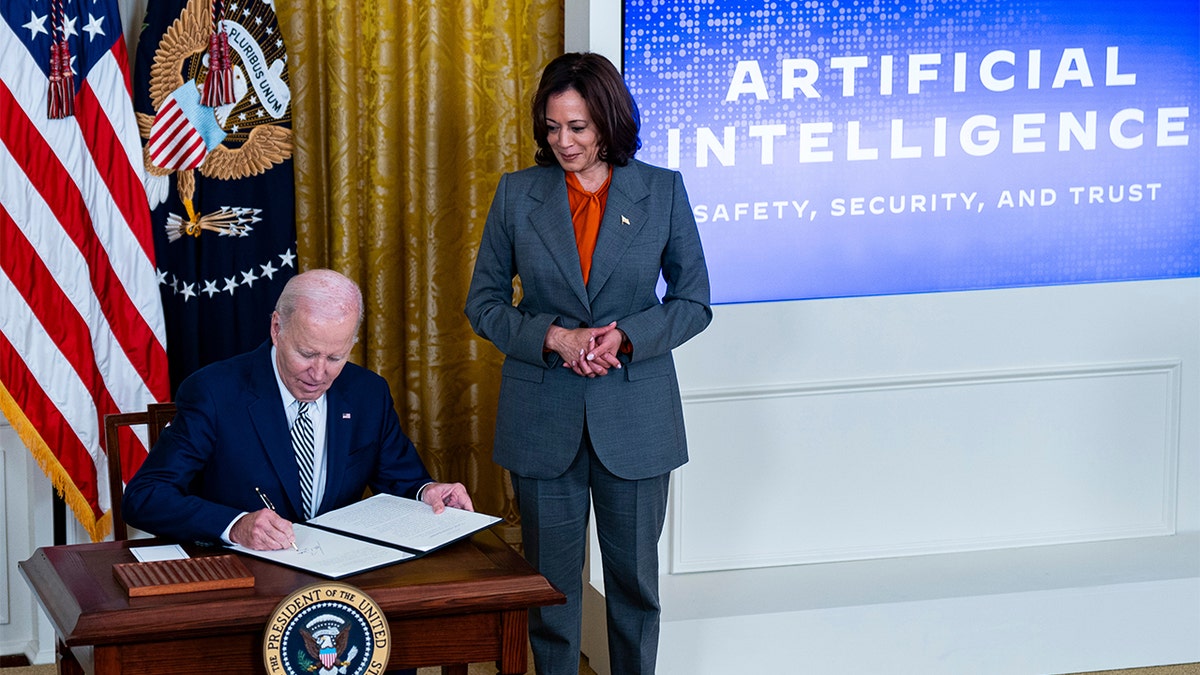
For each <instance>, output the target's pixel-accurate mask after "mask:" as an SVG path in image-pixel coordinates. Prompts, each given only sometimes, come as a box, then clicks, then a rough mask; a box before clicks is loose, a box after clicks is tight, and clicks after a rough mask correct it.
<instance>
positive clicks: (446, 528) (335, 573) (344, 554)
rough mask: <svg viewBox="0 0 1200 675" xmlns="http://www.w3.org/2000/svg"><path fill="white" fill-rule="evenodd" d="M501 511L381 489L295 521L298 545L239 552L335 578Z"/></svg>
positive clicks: (440, 540) (465, 532) (483, 522)
mask: <svg viewBox="0 0 1200 675" xmlns="http://www.w3.org/2000/svg"><path fill="white" fill-rule="evenodd" d="M498 522H500V518H499V517H497V516H489V515H487V514H483V513H475V512H473V511H463V510H461V509H454V508H450V507H447V508H446V510H444V511H442V512H441V513H439V514H435V513H434V512H433V508H432V507H431V506H429V505H428V504H425V503H424V502H419V501H416V500H415V499H405V498H403V497H396V496H394V495H387V494H378V495H374V496H372V497H369V498H367V499H364V500H362V501H359V502H355V503H354V504H350V505H349V506H345V507H342V508H340V509H336V510H334V511H329V512H328V513H323V514H321V515H319V516H317V517H316V518H313V519H312V520H310V521H308V522H307V523H304V524H296V525H294V526H293V530H294V532H295V534H296V548H295V549H291V548H287V549H282V550H279V551H255V550H251V549H248V548H245V547H244V546H238V545H234V546H233V550H235V551H237V552H239V553H245V554H247V555H252V556H256V557H259V558H263V559H266V560H271V561H273V562H277V563H279V564H281V565H287V566H288V567H295V568H297V569H301V570H304V571H306V572H311V573H313V574H319V575H321V576H324V577H329V578H332V579H337V578H340V577H344V576H349V575H351V574H358V573H359V572H365V571H367V570H371V569H375V568H378V567H384V566H386V565H391V564H393V563H398V562H402V561H404V560H408V559H410V558H415V557H417V556H421V555H424V554H426V553H429V552H430V551H434V550H437V549H439V548H441V547H443V546H446V545H449V544H452V543H454V542H456V541H458V540H460V539H464V538H466V537H469V536H471V535H472V534H475V533H476V532H479V531H480V530H484V529H487V528H488V527H491V526H492V525H494V524H496V523H498Z"/></svg>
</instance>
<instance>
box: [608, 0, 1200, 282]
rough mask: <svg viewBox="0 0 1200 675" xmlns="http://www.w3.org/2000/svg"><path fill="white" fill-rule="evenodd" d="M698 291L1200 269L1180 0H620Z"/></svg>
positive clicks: (1194, 74)
mask: <svg viewBox="0 0 1200 675" xmlns="http://www.w3.org/2000/svg"><path fill="white" fill-rule="evenodd" d="M623 13H624V42H623V45H624V47H623V55H622V58H623V72H624V75H625V78H626V82H627V83H628V84H629V87H630V89H631V91H632V92H633V95H634V98H635V99H636V100H637V103H638V105H639V108H640V111H641V116H642V132H641V137H642V142H643V146H642V149H641V151H640V152H639V153H638V158H639V159H642V160H645V161H647V162H650V163H652V164H657V165H660V166H666V167H670V168H673V169H677V170H679V171H680V172H682V174H683V176H684V182H685V185H686V186H687V189H688V194H689V197H690V199H691V203H692V210H693V212H694V213H695V216H696V221H697V223H698V224H699V227H700V233H701V237H702V239H703V242H704V248H705V255H706V256H707V259H708V266H709V273H710V275H711V279H712V286H713V301H714V302H717V303H739V302H758V301H770V300H791V299H808V298H836V297H848V296H860V295H890V294H902V293H927V292H936V291H959V290H974V289H987V288H1005V287H1017V286H1038V285H1056V284H1077V283H1093V282H1107V281H1123V280H1139V279H1163V278H1173V277H1192V276H1200V227H1198V218H1197V206H1198V195H1200V175H1198V173H1200V155H1198V153H1197V141H1198V140H1200V138H1196V139H1193V137H1194V136H1196V134H1197V123H1198V122H1200V120H1197V119H1196V118H1195V113H1194V112H1193V111H1195V110H1196V108H1197V97H1198V90H1200V38H1198V36H1200V2H1198V1H1197V0H1189V1H1187V2H1180V1H1168V0H1142V1H1140V2H1129V1H1128V0H1120V1H1115V0H1113V1H1104V0H1022V1H1021V2H1013V1H1012V0H962V1H951V0H906V1H904V2H891V1H888V0H821V1H815V0H792V1H788V2H776V1H770V2H749V1H744V0H625V3H624V8H623Z"/></svg>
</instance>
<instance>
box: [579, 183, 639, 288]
mask: <svg viewBox="0 0 1200 675" xmlns="http://www.w3.org/2000/svg"><path fill="white" fill-rule="evenodd" d="M649 196H650V189H649V188H647V187H646V183H645V181H643V180H642V177H641V174H640V172H639V171H638V170H637V165H636V164H629V165H627V166H623V167H621V166H615V167H613V175H612V182H611V183H610V184H609V186H608V201H607V202H606V204H605V206H604V220H602V221H601V222H600V236H599V237H598V238H597V239H596V251H595V252H594V253H592V271H591V274H590V275H589V278H588V285H587V292H588V305H589V307H590V306H591V301H592V300H594V299H595V298H596V295H597V294H598V293H599V292H600V289H601V288H604V284H605V282H607V281H608V278H609V277H610V276H612V273H613V271H614V270H616V269H617V265H619V264H620V263H621V259H622V258H623V257H624V256H625V251H626V250H628V249H629V244H630V242H632V241H633V238H634V235H636V234H637V233H638V232H639V231H640V230H641V229H642V227H643V226H645V224H646V209H645V208H644V206H643V205H642V202H643V200H645V199H646V198H647V197H649ZM575 257H576V259H578V257H579V254H578V252H577V253H576V256H575Z"/></svg>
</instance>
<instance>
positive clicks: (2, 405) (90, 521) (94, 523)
mask: <svg viewBox="0 0 1200 675" xmlns="http://www.w3.org/2000/svg"><path fill="white" fill-rule="evenodd" d="M0 412H3V413H4V416H5V417H7V418H8V422H9V424H11V425H12V428H13V429H14V430H15V431H16V432H17V436H19V437H20V438H21V441H22V442H24V443H25V447H27V448H29V452H31V453H33V458H34V459H35V460H36V461H37V463H38V466H40V467H41V468H42V473H44V474H46V477H47V478H49V479H50V484H51V485H53V486H54V490H55V491H56V492H57V493H58V494H59V496H60V497H62V498H63V501H64V502H66V504H67V506H69V507H71V511H73V512H74V513H75V518H76V519H77V520H79V523H80V524H81V525H83V529H85V530H87V533H88V536H89V537H91V538H92V541H102V540H103V539H104V538H105V537H107V536H108V535H109V533H110V532H112V511H111V510H110V511H107V512H105V513H104V515H103V516H101V517H100V518H99V519H97V518H96V517H95V516H94V515H93V514H92V507H91V505H90V504H88V501H87V498H85V497H84V496H83V493H81V492H80V491H79V488H78V487H76V485H75V481H73V480H71V476H70V475H69V474H68V473H67V470H66V469H65V468H63V465H62V464H60V463H59V461H58V457H56V456H55V455H54V452H53V451H51V450H50V446H48V445H46V441H44V440H42V435H41V434H40V433H38V430H37V428H36V427H34V426H33V423H32V422H30V421H29V418H28V417H26V416H25V412H24V411H23V410H21V408H20V406H18V405H17V402H16V400H15V399H13V397H12V394H10V393H9V391H8V388H7V387H5V386H4V382H2V381H0ZM97 483H98V482H97Z"/></svg>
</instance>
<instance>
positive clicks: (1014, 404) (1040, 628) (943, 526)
mask: <svg viewBox="0 0 1200 675" xmlns="http://www.w3.org/2000/svg"><path fill="white" fill-rule="evenodd" d="M567 12H568V15H567V16H568V19H567V26H568V33H567V45H566V46H567V49H568V50H580V49H591V50H592V51H599V52H601V53H604V54H605V55H607V56H609V58H611V59H613V60H614V62H617V63H620V50H621V46H620V3H619V0H595V1H593V2H591V3H590V5H589V3H588V2H587V1H586V0H577V1H573V2H568V3H567ZM764 273H769V271H764ZM676 357H677V363H678V366H679V371H680V379H681V383H682V386H683V389H684V391H683V398H684V411H685V415H686V417H687V424H688V439H689V447H690V450H691V462H690V463H689V464H687V465H686V466H685V467H683V468H682V469H680V470H679V471H678V472H676V474H675V476H674V478H673V487H672V510H671V516H670V520H669V523H668V528H667V532H666V534H665V536H664V538H663V541H662V543H661V550H662V552H663V560H664V565H663V570H662V571H663V576H662V588H663V605H664V610H663V612H664V613H663V629H662V642H661V646H660V657H659V665H660V669H659V670H660V672H662V673H668V674H670V673H681V674H683V673H686V674H688V675H703V674H705V673H719V672H766V671H772V670H779V669H781V668H783V667H785V666H789V667H792V668H798V669H799V671H800V672H810V673H862V672H888V673H907V672H912V673H922V674H934V673H962V672H972V673H1051V672H1079V671H1085V670H1101V669H1110V668H1120V667H1133V666H1145V665H1156V664H1164V663H1178V662H1188V661H1200V414H1198V413H1200V396H1198V394H1200V388H1198V384H1197V383H1198V382H1200V280H1196V279H1185V280H1171V281H1152V282H1137V283H1120V284H1094V285H1078V286H1060V287H1050V288H1029V289H1012V290H996V291H980V292H969V293H941V294H922V295H908V296H890V297H873V298H854V299H842V300H820V301H803V302H780V303H766V304H748V305H731V306H720V307H717V308H716V312H715V318H714V320H713V324H712V326H711V327H710V328H709V329H708V330H707V331H706V332H705V333H703V334H702V335H700V336H699V337H698V338H696V339H694V340H693V341H692V342H690V343H688V344H687V345H685V346H684V347H682V348H681V349H679V350H677V352H676ZM594 548H595V547H594V545H593V550H594ZM589 575H590V582H591V594H590V595H589V598H588V600H589V603H588V606H587V617H586V619H585V623H586V626H585V633H586V635H585V652H586V653H587V654H588V656H589V658H590V660H591V662H592V664H593V666H594V667H596V668H597V670H598V671H599V672H606V670H607V657H606V655H605V654H604V637H603V633H604V627H603V610H602V599H603V587H602V583H601V581H600V572H599V565H598V561H597V562H595V564H594V566H593V567H591V568H590V569H589Z"/></svg>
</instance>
